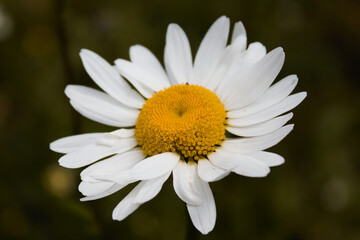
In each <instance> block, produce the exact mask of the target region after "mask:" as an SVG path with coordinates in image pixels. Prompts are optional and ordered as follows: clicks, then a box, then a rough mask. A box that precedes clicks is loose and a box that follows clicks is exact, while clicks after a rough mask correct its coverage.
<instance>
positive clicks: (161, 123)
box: [135, 84, 226, 161]
mask: <svg viewBox="0 0 360 240" xmlns="http://www.w3.org/2000/svg"><path fill="white" fill-rule="evenodd" d="M225 121H226V111H225V109H224V105H223V104H222V103H221V102H220V99H219V98H218V97H217V96H216V94H215V93H213V92H211V91H210V90H208V89H206V88H204V87H201V86H196V85H185V84H181V85H174V86H171V87H169V88H167V89H165V90H162V91H160V92H158V93H156V94H155V95H154V96H153V97H151V98H149V99H148V100H146V102H145V104H144V106H143V108H142V109H141V112H140V114H139V117H138V120H137V123H136V127H135V137H136V140H137V141H138V144H139V145H140V146H141V148H142V149H143V151H144V153H145V154H146V155H149V156H152V155H156V154H159V153H164V152H177V153H179V154H180V155H181V157H182V158H183V159H184V160H186V161H188V160H198V159H200V158H203V157H205V156H206V155H207V154H208V153H210V152H213V151H214V150H215V148H216V147H218V146H220V144H221V142H222V140H224V138H225Z"/></svg>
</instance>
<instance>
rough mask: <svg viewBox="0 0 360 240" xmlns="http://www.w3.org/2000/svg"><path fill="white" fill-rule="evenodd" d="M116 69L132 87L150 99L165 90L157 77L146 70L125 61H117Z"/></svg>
mask: <svg viewBox="0 0 360 240" xmlns="http://www.w3.org/2000/svg"><path fill="white" fill-rule="evenodd" d="M115 64H116V67H117V68H118V69H119V72H120V73H121V75H123V76H124V77H125V78H126V79H128V80H129V82H131V84H132V85H134V87H135V88H136V89H137V90H138V91H139V92H140V93H141V94H142V95H143V96H145V97H147V98H150V97H151V96H152V94H154V93H155V92H158V91H160V90H162V89H164V88H165V86H164V85H163V84H162V82H161V81H159V79H158V78H157V77H156V75H153V74H151V73H150V72H148V71H147V70H146V69H144V68H142V67H139V66H137V65H136V64H134V63H132V62H129V61H126V60H124V59H117V60H116V61H115Z"/></svg>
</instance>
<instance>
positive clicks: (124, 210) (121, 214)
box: [112, 181, 145, 221]
mask: <svg viewBox="0 0 360 240" xmlns="http://www.w3.org/2000/svg"><path fill="white" fill-rule="evenodd" d="M144 184H145V181H141V182H140V183H139V184H138V185H136V187H134V189H133V190H132V191H131V192H130V193H129V194H128V195H127V196H126V197H125V198H124V199H123V200H122V201H121V202H120V203H119V204H118V205H117V206H116V207H115V209H114V211H113V213H112V218H113V219H114V220H118V221H122V220H124V219H125V218H126V217H127V216H129V215H130V214H132V213H133V212H134V211H135V210H136V209H138V207H140V205H141V204H136V203H135V202H134V199H135V197H136V195H137V194H138V193H139V191H140V190H141V188H142V187H143V185H144Z"/></svg>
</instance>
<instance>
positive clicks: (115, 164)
mask: <svg viewBox="0 0 360 240" xmlns="http://www.w3.org/2000/svg"><path fill="white" fill-rule="evenodd" d="M229 28H230V22H229V19H228V18H227V17H225V16H223V17H220V18H219V19H218V20H217V21H216V22H215V23H214V24H213V25H212V26H211V28H210V29H209V31H208V32H207V33H206V35H205V37H204V39H203V40H202V42H201V45H200V47H199V50H198V51H197V53H196V56H195V60H194V61H193V59H192V56H191V50H190V44H189V41H188V39H187V37H186V35H185V33H184V31H183V30H182V29H181V28H180V27H179V26H178V25H176V24H170V25H169V27H168V29H167V34H166V45H165V56H164V62H165V70H164V68H163V67H162V66H161V64H160V62H159V61H158V60H157V58H156V57H155V56H154V55H153V54H152V53H151V52H150V51H149V50H148V49H147V48H145V47H143V46H140V45H135V46H132V47H131V48H130V61H127V60H124V59H118V60H116V61H115V66H112V65H110V64H109V63H108V62H106V61H105V60H104V59H103V58H101V57H100V56H99V55H97V54H96V53H94V52H91V51H89V50H82V51H81V52H80V56H81V59H82V61H83V64H84V66H85V69H86V71H87V72H88V74H89V75H90V77H91V78H92V79H93V80H94V81H95V82H96V83H97V85H99V87H100V88H102V89H103V90H104V91H105V92H101V91H98V90H95V89H92V88H88V87H84V86H75V85H69V86H67V87H66V89H65V94H66V95H67V96H68V97H69V98H70V104H71V105H72V106H73V107H74V108H75V109H76V110H77V111H78V112H79V113H80V114H82V115H83V116H85V117H87V118H89V119H92V120H94V121H97V122H99V123H102V124H106V125H110V126H113V127H116V128H118V130H115V131H113V132H110V133H90V134H81V135H76V136H70V137H65V138H62V139H60V140H57V141H55V142H53V143H51V144H50V148H51V149H52V150H53V151H56V152H60V153H65V155H64V156H63V157H61V158H60V160H59V163H60V165H61V166H64V167H67V168H80V167H84V166H87V165H90V164H92V165H90V166H89V167H87V168H85V169H84V170H83V171H82V172H81V174H80V176H81V180H82V182H81V183H80V185H79V190H80V192H81V193H82V194H83V195H84V196H85V197H84V198H82V199H81V200H82V201H88V200H94V199H99V198H102V197H105V196H108V195H110V194H113V193H114V192H116V191H118V190H120V189H122V188H123V187H125V186H126V185H128V184H130V183H133V182H136V181H140V183H139V184H138V185H137V186H136V187H135V188H134V189H133V190H132V191H131V192H130V193H129V194H128V195H127V196H126V197H125V198H124V199H123V200H122V201H121V202H120V203H119V204H118V205H117V206H116V208H115V209H114V211H113V219H115V220H119V221H121V220H123V219H124V218H126V217H127V216H128V215H129V214H131V213H132V212H134V211H135V210H136V209H137V208H138V207H139V206H140V205H141V204H143V203H145V202H147V201H149V200H151V199H152V198H154V197H155V196H156V195H157V194H158V193H159V191H160V190H161V188H162V185H163V184H164V182H165V181H166V180H167V179H168V178H169V176H170V174H171V173H172V174H173V185H174V189H175V192H176V193H177V195H178V196H179V198H180V199H182V200H183V201H184V202H185V203H186V205H187V209H188V212H189V214H190V218H191V220H192V222H193V224H194V226H195V227H196V228H197V229H198V230H199V231H200V232H201V233H203V234H207V233H208V232H210V231H211V230H212V229H213V228H214V225H215V220H216V209H215V201H214V197H213V194H212V192H211V189H210V186H209V182H213V181H217V180H220V179H222V178H224V177H225V176H227V175H228V174H229V173H230V172H234V173H236V174H239V175H243V176H248V177H264V176H266V175H267V174H268V173H269V172H270V167H273V166H277V165H280V164H282V163H283V162H284V158H283V157H281V156H280V155H278V154H276V153H271V152H266V151H264V150H266V149H268V148H270V147H272V146H274V145H275V144H277V143H278V142H280V141H281V140H282V139H283V138H284V137H285V136H286V135H287V134H288V133H289V132H290V131H291V130H292V129H293V126H294V125H293V124H289V125H285V124H286V123H287V122H288V121H289V120H290V119H291V118H292V116H293V114H292V113H287V114H285V115H283V114H284V113H286V112H288V111H290V110H291V109H293V108H294V107H296V106H297V105H298V104H299V103H300V102H301V101H302V100H303V99H304V98H305V97H306V93H305V92H301V93H297V94H293V95H290V93H291V92H292V91H293V89H294V88H295V86H296V84H297V81H298V78H297V76H296V75H290V76H288V77H285V78H284V79H282V80H280V81H278V82H277V83H275V84H272V83H273V82H274V80H275V78H276V76H277V75H278V73H279V72H280V70H281V68H282V66H283V63H284V57H285V54H284V52H283V49H282V48H276V49H274V50H272V51H270V52H269V53H267V52H266V49H265V47H264V46H263V45H262V44H261V43H259V42H255V43H251V44H250V45H249V46H248V47H247V38H246V32H245V28H244V26H243V24H242V23H241V22H237V23H236V24H235V26H234V29H233V33H232V38H231V43H230V44H229V45H227V42H228V35H229ZM125 79H126V80H125ZM130 84H131V85H132V86H133V87H134V88H135V89H134V88H132V86H131V85H130ZM284 125H285V126H284ZM226 132H229V133H232V134H226ZM228 135H229V136H231V137H227V136H228Z"/></svg>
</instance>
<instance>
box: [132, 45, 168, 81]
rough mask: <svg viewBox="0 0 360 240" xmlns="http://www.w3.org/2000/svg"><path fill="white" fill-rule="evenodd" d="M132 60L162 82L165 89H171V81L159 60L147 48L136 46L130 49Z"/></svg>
mask: <svg viewBox="0 0 360 240" xmlns="http://www.w3.org/2000/svg"><path fill="white" fill-rule="evenodd" d="M130 59H131V61H132V62H133V63H135V64H136V65H138V66H140V67H143V68H144V69H145V70H146V71H148V72H149V73H151V74H152V75H153V76H155V77H156V78H157V79H158V80H159V81H161V82H162V84H163V86H164V87H170V82H169V79H168V77H167V75H166V73H165V71H164V68H163V67H162V66H161V64H160V62H159V61H158V59H157V58H156V57H155V56H154V54H153V53H152V52H151V51H150V50H149V49H147V48H145V47H144V46H141V45H134V46H132V47H131V48H130Z"/></svg>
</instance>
